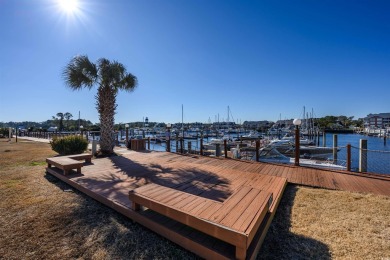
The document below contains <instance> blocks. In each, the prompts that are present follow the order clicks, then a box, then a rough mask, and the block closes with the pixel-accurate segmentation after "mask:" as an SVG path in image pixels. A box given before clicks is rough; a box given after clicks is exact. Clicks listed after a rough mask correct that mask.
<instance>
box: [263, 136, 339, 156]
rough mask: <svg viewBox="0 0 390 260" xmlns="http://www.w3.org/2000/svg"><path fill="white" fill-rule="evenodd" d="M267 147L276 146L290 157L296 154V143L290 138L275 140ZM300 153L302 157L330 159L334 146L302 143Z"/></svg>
mask: <svg viewBox="0 0 390 260" xmlns="http://www.w3.org/2000/svg"><path fill="white" fill-rule="evenodd" d="M266 147H269V148H275V149H276V150H278V152H280V153H281V154H283V155H285V156H288V157H293V156H294V154H295V143H293V142H291V141H290V140H288V139H276V140H273V141H271V142H270V143H269V144H268V145H267V146H266ZM337 151H340V149H339V148H338V149H337ZM299 153H300V155H301V157H303V158H306V159H308V158H310V159H328V158H329V157H332V155H333V147H320V146H312V145H300V146H299Z"/></svg>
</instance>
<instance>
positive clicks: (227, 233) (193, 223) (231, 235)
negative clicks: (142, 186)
mask: <svg viewBox="0 0 390 260" xmlns="http://www.w3.org/2000/svg"><path fill="white" fill-rule="evenodd" d="M129 198H130V200H132V201H135V202H136V203H139V204H141V205H143V206H145V207H147V208H149V209H152V210H154V211H156V212H158V213H160V214H163V215H165V216H167V217H169V218H172V219H174V220H176V221H178V222H180V223H183V224H185V225H188V226H190V227H193V228H195V229H197V230H199V231H202V232H204V233H206V234H208V235H211V236H213V237H216V238H218V239H221V240H222V241H225V242H227V243H230V244H232V245H241V244H243V243H245V235H244V234H243V233H239V232H237V231H233V230H231V229H228V228H226V227H223V226H220V225H216V223H212V222H209V221H205V220H204V219H200V218H197V217H194V216H191V215H189V214H187V213H186V212H183V211H181V210H179V209H175V208H170V207H166V206H164V205H162V204H161V203H159V202H158V201H154V200H152V199H150V198H144V197H142V195H141V194H137V193H136V192H130V193H129Z"/></svg>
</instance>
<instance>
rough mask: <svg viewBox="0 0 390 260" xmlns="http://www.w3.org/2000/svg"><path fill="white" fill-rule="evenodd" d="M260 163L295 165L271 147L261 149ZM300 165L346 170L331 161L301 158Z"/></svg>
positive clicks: (291, 160) (293, 160)
mask: <svg viewBox="0 0 390 260" xmlns="http://www.w3.org/2000/svg"><path fill="white" fill-rule="evenodd" d="M253 160H255V158H253ZM259 161H260V162H269V163H281V164H294V163H295V159H294V158H290V157H287V156H285V155H283V154H281V153H280V152H279V151H278V150H277V149H275V148H270V147H265V148H262V149H260V152H259ZM339 162H340V161H339ZM299 165H301V166H310V167H315V168H325V169H333V170H346V167H345V166H344V165H338V164H334V163H333V162H332V161H331V160H325V161H322V160H313V159H304V158H300V159H299Z"/></svg>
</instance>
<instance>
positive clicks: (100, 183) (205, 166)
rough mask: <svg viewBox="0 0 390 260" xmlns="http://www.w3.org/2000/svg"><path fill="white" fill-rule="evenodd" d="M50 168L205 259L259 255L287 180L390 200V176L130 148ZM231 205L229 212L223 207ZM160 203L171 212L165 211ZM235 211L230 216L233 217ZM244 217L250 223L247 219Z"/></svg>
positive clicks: (114, 207)
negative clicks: (73, 167) (70, 168)
mask: <svg viewBox="0 0 390 260" xmlns="http://www.w3.org/2000/svg"><path fill="white" fill-rule="evenodd" d="M47 171H48V172H49V173H50V174H52V175H54V176H56V177H57V178H59V179H61V180H63V181H64V182H66V183H68V184H70V185H71V186H73V187H74V188H76V189H78V190H80V191H81V192H84V193H86V194H87V195H89V196H91V197H92V198H94V199H96V200H98V201H100V202H102V203H103V204H105V205H107V206H109V207H111V208H113V209H115V210H116V211H118V212H120V213H122V214H123V215H125V216H127V217H129V218H131V219H133V220H134V221H136V222H138V223H140V224H142V225H144V226H146V227H148V228H149V229H151V230H153V231H154V232H156V233H158V234H160V235H162V236H164V237H166V238H168V239H169V240H171V241H173V242H175V243H177V244H179V245H180V246H182V247H184V248H186V249H188V250H190V251H192V252H194V253H196V254H198V255H200V256H201V257H204V258H220V259H227V258H230V259H231V258H247V259H248V258H253V257H255V256H256V254H257V252H258V250H259V248H260V246H261V243H262V241H263V240H264V237H265V235H266V232H267V229H268V227H269V225H270V223H271V221H272V218H273V216H274V214H275V212H276V209H277V206H278V204H279V201H280V199H281V197H282V194H283V191H284V188H285V185H286V180H287V181H288V182H290V183H294V184H300V185H307V186H312V187H321V188H327V189H338V190H347V191H352V192H363V193H373V194H380V195H386V196H390V178H389V177H386V176H379V175H374V174H356V173H348V172H345V171H341V172H336V171H327V170H319V169H312V168H305V167H295V166H285V165H274V164H265V163H256V162H246V161H239V160H232V159H219V158H210V157H203V156H184V155H179V154H174V153H167V152H133V151H124V154H123V155H122V156H115V157H110V158H102V159H95V160H93V161H92V164H89V165H85V166H84V167H83V171H82V174H78V173H76V172H74V173H71V174H69V175H67V176H64V175H63V174H62V171H61V170H59V169H57V168H48V169H47ZM145 185H146V186H145ZM148 187H150V189H155V191H153V190H152V191H151V190H149V188H148ZM243 187H245V189H244V190H245V191H243ZM174 191H177V192H174ZM129 192H133V193H137V194H138V196H139V197H140V198H141V197H142V196H143V197H142V198H141V199H140V200H139V201H138V202H139V203H140V204H141V203H149V202H148V201H145V200H144V199H145V198H147V199H148V200H153V203H149V204H147V205H144V206H146V207H148V206H149V207H151V208H153V209H154V210H151V209H148V208H144V207H142V208H141V210H140V211H136V210H133V209H134V204H133V202H132V201H130V199H129ZM165 193H166V194H165ZM238 193H240V195H237V194H238ZM162 194H165V195H162ZM269 194H272V201H271V203H270V205H269V208H268V207H267V210H266V211H261V212H259V211H258V208H260V207H263V206H264V203H263V201H269V198H270V196H269ZM133 198H136V197H133ZM232 198H235V199H232ZM254 198H257V199H256V200H254ZM156 200H158V201H156ZM175 200H176V201H175ZM229 201H230V202H229ZM231 201H233V202H234V203H231ZM252 201H257V202H256V203H252ZM202 202H205V203H208V204H207V205H210V207H212V208H213V209H215V210H213V211H209V212H208V211H207V210H206V211H205V210H199V209H201V208H203V206H202ZM228 203H230V204H229V207H227V206H224V205H225V204H228ZM141 205H142V204H141ZM161 205H164V206H166V207H167V209H164V208H163V209H161ZM138 206H139V205H138ZM132 207H133V209H132ZM223 207H225V209H229V210H225V211H224V212H225V213H224V214H226V216H225V215H224V216H221V215H219V213H218V209H220V208H223ZM206 208H207V207H206ZM178 211H180V212H181V213H183V212H184V213H185V214H188V216H189V218H188V217H183V218H182V217H177V218H175V217H174V216H175V215H172V214H171V215H169V212H178ZM191 212H192V213H191ZM229 212H231V214H230V215H229V216H227V214H228V213H229ZM248 212H249V213H248ZM248 214H249V215H248ZM256 214H257V215H256ZM259 214H262V218H260V220H259V221H258V219H259V218H257V217H256V216H259ZM264 214H265V215H264ZM244 216H245V220H246V219H250V221H246V222H245V221H244V219H243V218H244ZM213 217H214V218H213ZM189 219H190V220H191V219H192V220H191V221H189ZM199 219H200V220H202V221H207V223H206V225H203V226H201V227H200V228H197V227H198V226H196V227H195V228H194V226H191V223H192V224H193V223H195V224H196V223H199V221H198V220H199ZM252 220H253V221H252ZM197 221H198V222H197ZM251 221H252V222H251ZM208 222H211V224H212V225H214V226H218V225H219V226H221V227H222V228H221V229H218V228H217V229H213V230H214V231H215V232H214V231H213V232H211V231H210V232H208V230H207V229H204V230H202V228H204V227H210V225H209V224H210V223H208ZM244 222H245V223H244ZM244 224H245V225H244ZM253 225H256V229H255V232H253V231H252V230H249V229H248V227H253ZM214 226H211V227H214ZM221 230H222V231H224V230H229V231H233V232H236V233H239V234H240V236H238V237H243V238H245V236H246V237H247V238H246V240H245V241H247V242H245V243H247V244H245V247H247V248H246V249H245V252H244V251H243V250H242V248H239V245H238V244H235V241H231V240H229V238H226V239H225V238H224V237H223V236H220V235H219V234H220V232H221ZM246 230H249V231H248V232H245V231H246ZM224 232H225V231H224ZM243 252H244V253H243Z"/></svg>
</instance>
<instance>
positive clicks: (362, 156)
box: [359, 139, 367, 172]
mask: <svg viewBox="0 0 390 260" xmlns="http://www.w3.org/2000/svg"><path fill="white" fill-rule="evenodd" d="M366 171H367V140H366V139H360V152H359V172H366Z"/></svg>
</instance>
